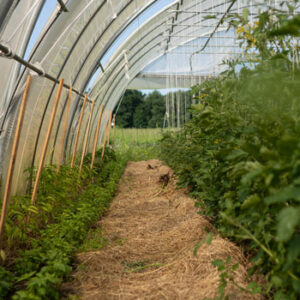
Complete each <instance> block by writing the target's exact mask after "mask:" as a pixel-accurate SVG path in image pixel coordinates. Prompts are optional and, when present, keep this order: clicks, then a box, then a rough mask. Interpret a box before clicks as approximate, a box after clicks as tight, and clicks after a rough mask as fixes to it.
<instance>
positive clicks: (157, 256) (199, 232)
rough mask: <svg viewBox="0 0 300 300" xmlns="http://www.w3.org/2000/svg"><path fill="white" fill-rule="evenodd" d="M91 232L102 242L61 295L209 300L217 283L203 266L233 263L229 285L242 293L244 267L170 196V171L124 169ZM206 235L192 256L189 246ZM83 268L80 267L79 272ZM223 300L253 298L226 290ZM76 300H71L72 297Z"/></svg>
mask: <svg viewBox="0 0 300 300" xmlns="http://www.w3.org/2000/svg"><path fill="white" fill-rule="evenodd" d="M97 226H101V228H103V230H104V232H105V236H106V238H107V239H108V240H109V243H108V245H107V246H105V247H104V248H102V249H101V250H99V251H94V252H86V253H80V254H78V256H77V259H78V260H79V264H80V265H81V267H80V268H77V270H76V271H75V272H74V273H73V277H74V280H73V281H72V282H70V283H67V284H65V285H64V287H63V291H64V293H68V295H69V296H70V295H77V296H79V298H80V299H212V298H215V297H217V296H218V286H219V278H220V277H219V276H220V273H219V272H218V270H217V268H216V267H214V266H213V265H212V264H211V262H212V261H214V260H216V259H223V260H226V258H227V257H228V256H231V258H232V259H231V260H232V264H234V263H237V262H238V263H239V264H240V265H239V268H238V269H237V271H235V280H236V282H237V283H238V284H239V285H240V286H243V287H245V286H246V285H247V284H248V282H247V279H246V276H247V274H246V268H245V265H246V264H247V261H246V260H245V258H244V257H243V255H242V252H241V250H240V249H239V248H238V247H237V246H235V245H234V244H232V243H231V242H229V241H228V240H226V239H223V238H221V237H220V236H219V235H218V234H217V233H216V231H215V229H214V228H213V227H212V225H211V224H210V223H209V222H208V221H207V220H206V219H205V218H204V217H202V216H201V215H199V214H197V209H196V208H195V207H194V201H193V200H192V199H191V198H189V197H188V196H187V193H186V192H185V191H184V190H178V189H177V188H176V184H175V181H174V179H173V178H172V170H170V169H169V168H168V167H166V166H164V165H163V164H162V162H160V161H159V160H150V161H141V162H130V163H129V164H128V166H127V168H126V171H125V173H124V175H123V177H122V179H121V181H120V185H119V190H118V192H117V195H116V196H115V198H114V200H113V202H112V205H111V208H110V210H109V212H108V214H107V216H105V217H104V218H103V219H102V220H101V221H99V223H98V224H97ZM207 230H210V231H212V232H214V235H213V240H212V242H211V243H210V244H206V243H204V244H203V245H202V246H201V247H200V248H199V250H198V252H197V255H196V256H195V255H194V253H193V252H194V248H195V246H196V244H197V243H198V242H199V241H200V240H201V239H203V238H205V236H206V234H207ZM82 266H84V267H82ZM226 294H227V295H229V299H261V296H258V295H256V296H253V295H250V294H248V293H245V292H242V291H241V290H240V289H239V288H237V287H236V286H234V285H233V284H229V285H228V287H227V288H226ZM76 298H77V297H76Z"/></svg>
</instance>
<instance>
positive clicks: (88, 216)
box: [0, 149, 126, 300]
mask: <svg viewBox="0 0 300 300" xmlns="http://www.w3.org/2000/svg"><path fill="white" fill-rule="evenodd" d="M100 156H101V154H100V153H98V155H97V160H96V162H95V169H94V170H90V169H89V163H88V162H89V161H90V157H89V156H87V157H86V166H85V167H84V170H83V172H82V174H81V175H80V176H79V174H78V170H76V169H75V170H72V172H70V171H71V170H70V169H69V168H68V167H66V166H65V167H64V168H65V169H63V170H62V173H61V174H59V175H56V172H55V168H54V167H49V168H47V169H46V170H45V171H44V173H43V177H42V180H41V188H40V190H39V196H38V201H37V203H38V206H37V208H35V207H31V206H30V204H27V206H26V203H28V202H26V201H24V197H23V199H22V198H21V197H19V198H18V199H17V200H16V202H15V204H14V205H12V208H13V209H12V210H11V211H12V213H10V215H9V217H10V218H9V219H10V222H9V224H11V225H10V226H11V227H10V228H12V229H11V230H13V228H18V230H19V232H20V236H21V237H22V240H21V241H18V240H17V238H18V236H17V237H16V236H14V238H15V239H16V240H13V238H12V237H11V236H9V234H10V233H11V232H7V234H8V237H9V238H10V240H11V244H14V243H16V244H17V245H18V248H19V250H18V255H17V259H16V260H15V262H14V263H13V264H12V265H10V267H9V270H6V269H5V268H2V267H1V268H0V278H1V280H0V281H1V284H0V296H1V297H8V296H11V297H12V299H15V300H17V299H18V300H19V299H59V293H58V289H59V286H60V284H61V283H62V281H63V279H64V278H65V277H66V276H67V275H68V274H69V273H70V272H71V270H72V267H71V266H72V254H73V253H74V252H75V251H76V249H78V248H79V246H80V245H81V244H82V242H83V240H84V239H85V238H86V236H87V235H88V232H89V230H90V227H91V225H92V224H93V223H95V222H96V221H97V220H98V219H99V217H100V216H101V215H102V214H103V212H104V211H105V210H106V209H107V208H108V205H109V201H110V199H111V198H112V196H113V195H114V192H115V190H116V188H117V184H118V181H119V178H120V176H121V174H122V172H123V170H124V166H125V163H126V161H125V160H124V159H117V157H116V156H115V154H114V152H113V151H112V150H110V149H106V155H105V157H104V160H103V163H101V162H100V160H99V158H98V157H100ZM57 176H58V177H57ZM25 199H26V197H25ZM22 200H23V201H22ZM49 202H50V204H51V205H49V206H46V204H47V203H49ZM24 203H25V204H24ZM43 207H46V208H47V209H43ZM36 211H37V212H38V213H35V212H36ZM24 212H28V213H27V214H24V216H23V219H25V221H24V220H23V219H22V218H21V215H22V213H24ZM14 216H18V218H13V217H14ZM28 216H30V222H27V221H28ZM43 218H45V219H46V220H45V219H43ZM12 222H15V223H12ZM13 225H15V226H14V227H13ZM26 225H27V226H26ZM27 227H28V229H27ZM7 247H8V248H7V250H10V251H12V250H14V249H15V246H13V245H10V244H9V243H8V245H7ZM2 279H3V280H2Z"/></svg>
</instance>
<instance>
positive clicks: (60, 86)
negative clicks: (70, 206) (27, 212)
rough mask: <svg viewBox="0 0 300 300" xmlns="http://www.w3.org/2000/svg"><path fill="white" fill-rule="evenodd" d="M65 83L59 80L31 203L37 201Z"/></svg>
mask: <svg viewBox="0 0 300 300" xmlns="http://www.w3.org/2000/svg"><path fill="white" fill-rule="evenodd" d="M63 85H64V80H63V79H61V80H60V81H59V86H58V90H57V93H56V98H55V101H54V105H53V109H52V113H51V117H50V121H49V125H48V130H47V135H46V138H45V141H44V145H43V149H42V156H41V159H40V164H39V167H38V171H37V174H36V179H35V183H34V187H33V192H32V196H31V204H32V205H34V204H35V201H36V195H37V190H38V186H39V182H40V178H41V174H42V169H43V166H44V162H45V157H46V152H47V148H48V143H49V139H50V135H51V131H52V127H53V123H54V118H55V114H56V111H57V106H58V102H59V99H60V96H61V91H62V88H63Z"/></svg>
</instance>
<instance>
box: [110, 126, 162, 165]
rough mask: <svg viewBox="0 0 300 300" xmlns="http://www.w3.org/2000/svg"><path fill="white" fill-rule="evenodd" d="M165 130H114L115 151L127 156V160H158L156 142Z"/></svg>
mask: <svg viewBox="0 0 300 300" xmlns="http://www.w3.org/2000/svg"><path fill="white" fill-rule="evenodd" d="M166 130H167V129H161V128H146V129H139V128H128V129H124V128H116V130H115V137H114V142H113V143H114V148H115V151H116V152H117V153H119V154H121V155H125V154H127V155H128V156H129V158H128V159H129V160H133V161H139V160H147V159H152V158H158V146H157V143H158V141H159V140H160V139H161V138H162V135H163V132H166Z"/></svg>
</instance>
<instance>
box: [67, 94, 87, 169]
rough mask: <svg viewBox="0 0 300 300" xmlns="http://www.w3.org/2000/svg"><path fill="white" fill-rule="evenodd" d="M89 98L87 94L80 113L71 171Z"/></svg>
mask: <svg viewBox="0 0 300 300" xmlns="http://www.w3.org/2000/svg"><path fill="white" fill-rule="evenodd" d="M87 98H88V95H87V94H85V97H84V100H83V104H82V108H81V112H80V117H79V123H78V128H77V133H76V137H75V143H74V149H73V155H72V161H71V169H73V167H74V163H75V157H76V151H77V146H78V140H79V133H80V129H81V124H82V119H83V114H84V108H85V105H86V101H87Z"/></svg>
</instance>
